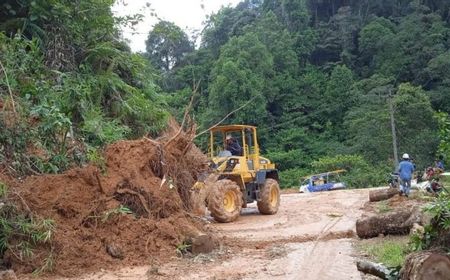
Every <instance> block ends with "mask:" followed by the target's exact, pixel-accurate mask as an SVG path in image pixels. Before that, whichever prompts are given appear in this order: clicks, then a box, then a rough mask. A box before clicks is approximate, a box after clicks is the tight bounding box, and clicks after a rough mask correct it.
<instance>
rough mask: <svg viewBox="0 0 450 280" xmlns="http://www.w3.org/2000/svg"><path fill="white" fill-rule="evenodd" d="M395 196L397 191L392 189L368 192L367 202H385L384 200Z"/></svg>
mask: <svg viewBox="0 0 450 280" xmlns="http://www.w3.org/2000/svg"><path fill="white" fill-rule="evenodd" d="M396 194H398V190H397V189H393V188H387V189H381V190H374V191H370V192H369V201H371V202H374V201H381V200H386V199H389V198H391V197H393V196H394V195H396Z"/></svg>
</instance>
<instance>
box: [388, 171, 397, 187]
mask: <svg viewBox="0 0 450 280" xmlns="http://www.w3.org/2000/svg"><path fill="white" fill-rule="evenodd" d="M388 183H389V187H390V188H393V189H400V175H399V174H398V173H397V172H393V173H391V174H390V178H389V180H388Z"/></svg>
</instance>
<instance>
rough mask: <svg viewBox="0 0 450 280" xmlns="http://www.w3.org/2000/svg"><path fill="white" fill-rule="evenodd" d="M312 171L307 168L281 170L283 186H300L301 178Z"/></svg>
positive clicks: (281, 184) (281, 185) (281, 183)
mask: <svg viewBox="0 0 450 280" xmlns="http://www.w3.org/2000/svg"><path fill="white" fill-rule="evenodd" d="M309 173H310V171H309V170H307V169H300V168H294V169H288V170H284V171H281V172H280V187H281V188H283V189H284V188H299V187H300V181H301V178H302V177H304V176H306V175H308V174H309Z"/></svg>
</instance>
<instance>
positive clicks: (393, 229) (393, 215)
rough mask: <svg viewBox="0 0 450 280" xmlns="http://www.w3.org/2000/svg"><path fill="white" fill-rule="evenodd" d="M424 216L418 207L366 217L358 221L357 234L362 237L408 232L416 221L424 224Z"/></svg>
mask: <svg viewBox="0 0 450 280" xmlns="http://www.w3.org/2000/svg"><path fill="white" fill-rule="evenodd" d="M422 218H423V217H422V214H421V212H420V210H419V208H417V207H415V208H412V209H399V210H396V211H393V212H390V213H386V214H382V215H377V216H369V217H364V218H360V219H358V220H357V221H356V234H357V235H358V237H360V238H372V237H376V236H378V235H379V234H408V233H409V231H410V229H411V228H412V226H413V224H414V223H418V224H422Z"/></svg>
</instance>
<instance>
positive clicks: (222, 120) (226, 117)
mask: <svg viewBox="0 0 450 280" xmlns="http://www.w3.org/2000/svg"><path fill="white" fill-rule="evenodd" d="M259 96H261V94H257V95H255V96H253V97H252V98H250V100H249V101H247V102H245V104H244V105H242V106H241V107H239V108H237V109H235V110H233V111H231V112H229V113H228V114H227V115H226V116H225V117H224V118H223V119H221V120H220V121H219V122H218V123H216V124H214V125H213V126H211V127H210V128H208V129H205V130H203V131H202V132H200V133H199V134H197V135H195V136H194V138H197V137H198V136H200V135H203V134H205V133H206V132H208V131H210V130H211V129H213V128H215V127H216V126H219V125H220V124H221V123H223V122H224V121H225V120H226V119H228V117H229V116H231V115H232V114H234V113H236V112H237V111H239V110H242V109H243V108H245V107H246V106H247V105H248V104H250V103H251V102H252V101H253V100H255V98H256V97H259Z"/></svg>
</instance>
